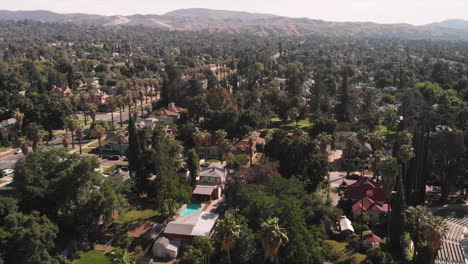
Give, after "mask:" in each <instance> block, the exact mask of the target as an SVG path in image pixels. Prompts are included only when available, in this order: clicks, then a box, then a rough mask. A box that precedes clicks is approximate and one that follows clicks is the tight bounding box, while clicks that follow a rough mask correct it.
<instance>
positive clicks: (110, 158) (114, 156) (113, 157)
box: [108, 155, 120, 160]
mask: <svg viewBox="0 0 468 264" xmlns="http://www.w3.org/2000/svg"><path fill="white" fill-rule="evenodd" d="M119 159H120V157H119V156H117V155H113V156H109V158H108V160H119Z"/></svg>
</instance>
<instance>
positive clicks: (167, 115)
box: [150, 102, 188, 122]
mask: <svg viewBox="0 0 468 264" xmlns="http://www.w3.org/2000/svg"><path fill="white" fill-rule="evenodd" d="M187 111H188V110H187V109H185V108H182V107H178V106H176V105H175V103H173V102H171V103H169V104H168V105H167V107H166V108H161V109H159V110H156V111H154V112H153V113H152V114H151V115H150V117H155V118H157V119H159V120H165V121H170V122H175V121H177V120H179V118H180V115H181V113H186V112H187Z"/></svg>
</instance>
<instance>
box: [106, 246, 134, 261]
mask: <svg viewBox="0 0 468 264" xmlns="http://www.w3.org/2000/svg"><path fill="white" fill-rule="evenodd" d="M111 261H112V264H132V263H135V262H134V261H133V260H132V259H131V257H130V256H129V255H128V252H127V249H122V248H117V249H116V250H115V251H114V252H112V253H111Z"/></svg>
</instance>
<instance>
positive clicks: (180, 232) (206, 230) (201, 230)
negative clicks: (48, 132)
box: [164, 211, 219, 240]
mask: <svg viewBox="0 0 468 264" xmlns="http://www.w3.org/2000/svg"><path fill="white" fill-rule="evenodd" d="M218 217H219V215H218V214H216V213H212V212H204V211H199V212H194V213H191V214H188V215H183V214H181V215H179V216H178V217H176V219H175V220H174V221H172V222H169V223H168V224H167V226H166V229H165V230H164V236H165V237H167V238H169V239H176V240H177V239H192V238H194V237H196V236H211V234H212V233H213V230H214V227H215V225H216V220H218Z"/></svg>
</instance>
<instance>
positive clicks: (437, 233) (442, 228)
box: [423, 216, 448, 264]
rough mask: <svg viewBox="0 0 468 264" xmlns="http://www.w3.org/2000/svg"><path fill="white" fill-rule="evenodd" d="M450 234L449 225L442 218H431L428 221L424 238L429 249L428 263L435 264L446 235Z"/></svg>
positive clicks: (424, 230)
mask: <svg viewBox="0 0 468 264" xmlns="http://www.w3.org/2000/svg"><path fill="white" fill-rule="evenodd" d="M447 232H448V227H447V224H446V223H445V220H444V219H443V218H442V217H434V216H433V217H430V218H428V219H427V221H426V223H425V225H424V228H423V236H424V238H425V239H426V244H427V248H428V256H427V259H428V262H427V263H431V264H432V263H434V262H435V259H436V257H437V253H438V251H439V249H440V248H441V247H442V243H443V240H444V239H445V234H446V233H447Z"/></svg>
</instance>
